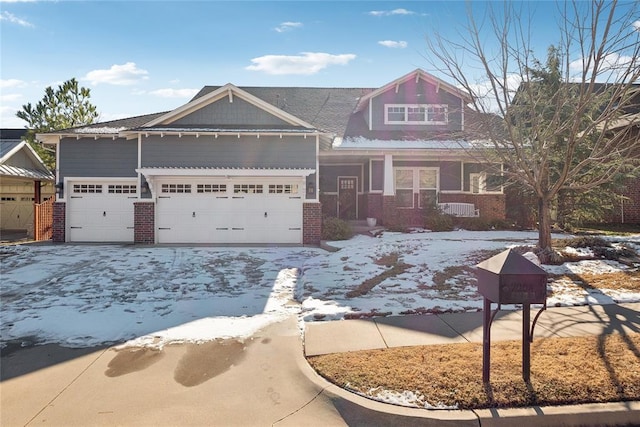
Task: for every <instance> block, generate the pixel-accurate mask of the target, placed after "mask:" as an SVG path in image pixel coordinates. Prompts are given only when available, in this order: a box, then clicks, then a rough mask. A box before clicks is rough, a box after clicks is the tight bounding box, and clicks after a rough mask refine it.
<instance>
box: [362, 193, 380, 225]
mask: <svg viewBox="0 0 640 427" xmlns="http://www.w3.org/2000/svg"><path fill="white" fill-rule="evenodd" d="M364 196H365V203H364V207H365V209H364V213H363V214H364V216H365V218H376V219H377V220H378V221H380V223H382V222H383V218H384V210H383V208H382V194H380V193H374V194H365V195H364Z"/></svg>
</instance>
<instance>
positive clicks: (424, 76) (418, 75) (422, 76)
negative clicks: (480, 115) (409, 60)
mask: <svg viewBox="0 0 640 427" xmlns="http://www.w3.org/2000/svg"><path fill="white" fill-rule="evenodd" d="M412 79H415V80H416V81H418V80H424V81H426V82H429V83H431V84H434V85H436V87H437V88H438V89H440V88H442V89H444V90H445V91H447V92H449V93H451V94H453V95H455V96H457V97H458V98H461V99H463V100H465V101H466V102H470V101H471V97H470V96H469V94H467V93H466V92H463V91H462V90H460V89H458V88H457V87H455V86H453V85H451V84H449V83H447V82H445V81H444V80H441V79H439V78H437V77H435V76H432V75H431V74H429V73H427V72H426V71H424V70H421V69H420V68H418V69H416V70H414V71H412V72H410V73H409V74H405V75H404V76H402V77H400V78H397V79H395V80H394V81H392V82H390V83H387V84H386V85H384V86H382V87H381V88H379V89H376V90H374V91H372V92H371V93H369V94H367V95H366V96H363V97H362V98H361V99H360V101H359V102H358V105H357V107H356V111H360V110H362V109H363V108H364V107H365V106H366V105H367V103H368V102H369V100H371V99H372V98H375V97H376V96H378V95H380V94H382V93H385V92H387V91H389V90H392V89H394V88H396V87H397V86H399V85H401V84H403V83H406V82H407V81H410V80H412Z"/></svg>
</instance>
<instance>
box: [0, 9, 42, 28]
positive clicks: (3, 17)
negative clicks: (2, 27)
mask: <svg viewBox="0 0 640 427" xmlns="http://www.w3.org/2000/svg"><path fill="white" fill-rule="evenodd" d="M0 21H6V22H10V23H12V24H18V25H20V26H22V27H29V28H33V27H34V25H33V24H32V23H31V22H28V21H25V20H24V19H22V18H18V17H17V16H15V15H14V14H13V13H11V12H7V11H6V10H5V11H4V12H2V14H0Z"/></svg>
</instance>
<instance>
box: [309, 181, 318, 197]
mask: <svg viewBox="0 0 640 427" xmlns="http://www.w3.org/2000/svg"><path fill="white" fill-rule="evenodd" d="M315 191H316V187H315V186H314V185H313V181H309V182H307V194H313V193H315Z"/></svg>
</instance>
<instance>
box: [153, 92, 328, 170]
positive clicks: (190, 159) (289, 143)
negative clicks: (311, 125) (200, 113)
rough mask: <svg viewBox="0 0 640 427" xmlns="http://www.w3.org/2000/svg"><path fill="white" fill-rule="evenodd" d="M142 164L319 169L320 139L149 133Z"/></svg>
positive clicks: (154, 165) (157, 165)
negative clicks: (318, 142) (318, 151)
mask: <svg viewBox="0 0 640 427" xmlns="http://www.w3.org/2000/svg"><path fill="white" fill-rule="evenodd" d="M234 102H235V101H234ZM142 166H143V167H200V168H242V167H245V168H307V169H315V167H316V141H315V138H307V139H304V138H303V137H297V136H296V137H287V136H283V137H282V139H281V138H279V137H277V136H273V137H271V136H261V137H260V138H256V137H255V136H245V137H240V138H238V137H236V136H220V137H218V138H215V137H213V136H209V135H207V136H200V137H199V138H196V137H195V136H183V137H182V138H178V137H177V136H165V137H164V138H162V137H160V136H149V137H148V138H142Z"/></svg>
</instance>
